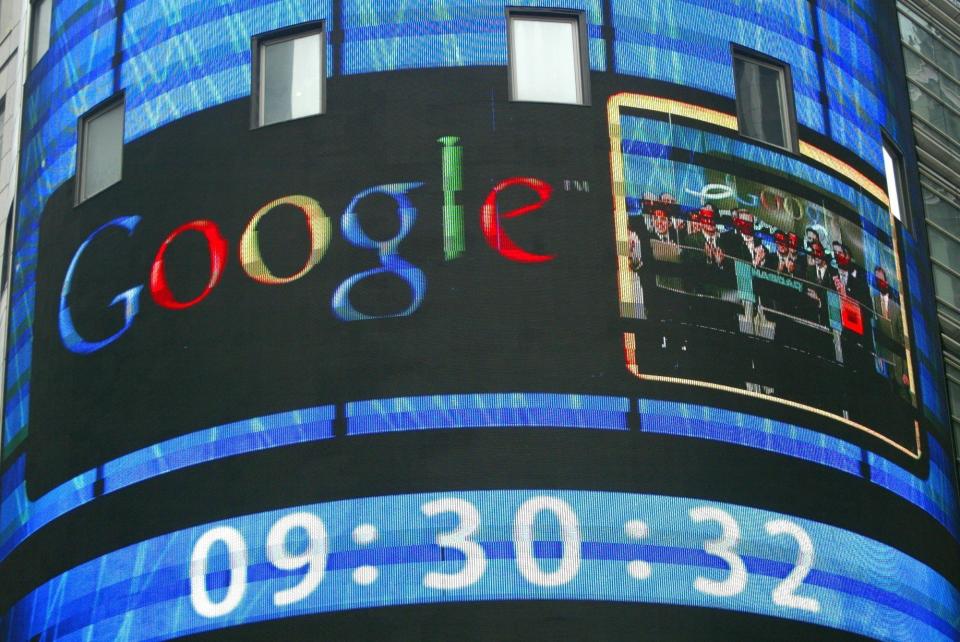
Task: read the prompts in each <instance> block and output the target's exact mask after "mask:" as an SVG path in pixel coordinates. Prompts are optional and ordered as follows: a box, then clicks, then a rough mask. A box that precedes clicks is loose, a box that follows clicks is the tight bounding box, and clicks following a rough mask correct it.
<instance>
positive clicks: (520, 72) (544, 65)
mask: <svg viewBox="0 0 960 642" xmlns="http://www.w3.org/2000/svg"><path fill="white" fill-rule="evenodd" d="M507 21H508V24H509V30H508V39H509V54H510V99H511V100H517V101H530V102H542V103H568V104H574V105H585V104H588V103H589V101H588V98H587V97H588V96H589V95H590V91H589V89H590V88H589V75H588V74H587V73H586V72H585V70H586V69H587V68H588V67H587V62H586V59H587V43H586V29H585V24H584V16H583V14H582V13H573V12H561V11H536V12H532V11H527V10H508V12H507Z"/></svg>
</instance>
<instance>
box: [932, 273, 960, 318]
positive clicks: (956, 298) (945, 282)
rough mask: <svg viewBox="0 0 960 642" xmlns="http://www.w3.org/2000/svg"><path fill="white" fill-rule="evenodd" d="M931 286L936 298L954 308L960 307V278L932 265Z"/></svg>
mask: <svg viewBox="0 0 960 642" xmlns="http://www.w3.org/2000/svg"><path fill="white" fill-rule="evenodd" d="M933 288H934V290H936V292H937V298H938V299H942V300H944V301H946V302H947V303H948V304H950V305H952V306H953V307H955V308H960V279H957V278H956V277H955V276H953V275H952V274H950V273H949V272H947V271H946V270H944V269H943V268H941V267H940V266H939V265H934V266H933Z"/></svg>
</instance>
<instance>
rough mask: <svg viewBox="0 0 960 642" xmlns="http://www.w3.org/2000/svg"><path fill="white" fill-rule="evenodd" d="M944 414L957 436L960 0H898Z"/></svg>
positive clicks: (959, 406) (959, 390)
mask: <svg viewBox="0 0 960 642" xmlns="http://www.w3.org/2000/svg"><path fill="white" fill-rule="evenodd" d="M898 11H899V13H900V32H901V36H902V38H903V44H904V53H903V55H904V61H905V63H906V69H907V81H908V87H909V94H910V106H911V111H912V114H913V122H914V134H915V136H916V140H917V154H918V161H919V169H920V180H921V185H922V190H923V201H924V209H925V211H926V215H927V230H928V232H927V233H928V235H929V245H930V258H931V260H932V261H933V275H934V287H935V291H936V295H937V313H938V316H939V320H940V333H941V334H940V337H941V341H942V342H943V358H944V362H945V366H946V375H947V386H948V389H949V397H950V413H951V421H952V423H953V430H954V434H955V435H960V200H958V192H957V185H958V184H960V126H958V122H960V120H958V119H960V101H958V88H960V84H958V81H957V78H958V69H960V54H958V52H960V45H958V43H960V22H958V16H960V5H957V3H955V2H900V3H898Z"/></svg>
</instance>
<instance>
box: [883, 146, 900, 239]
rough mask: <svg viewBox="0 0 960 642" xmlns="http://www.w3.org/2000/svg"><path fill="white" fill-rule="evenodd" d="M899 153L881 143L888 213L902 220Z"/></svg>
mask: <svg viewBox="0 0 960 642" xmlns="http://www.w3.org/2000/svg"><path fill="white" fill-rule="evenodd" d="M900 162H901V161H900V155H899V154H897V153H896V152H893V151H892V150H891V149H890V148H889V146H888V145H887V144H886V142H884V144H883V169H884V174H886V179H887V198H889V199H890V213H891V214H893V217H894V218H895V219H897V220H898V221H900V222H901V223H902V222H903V200H902V198H901V196H900V192H901V189H900V188H901V184H900V182H901V177H902V176H903V174H902V171H903V170H902V169H901V168H900Z"/></svg>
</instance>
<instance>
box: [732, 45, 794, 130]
mask: <svg viewBox="0 0 960 642" xmlns="http://www.w3.org/2000/svg"><path fill="white" fill-rule="evenodd" d="M733 73H734V81H735V82H736V90H737V115H738V120H739V125H740V131H741V132H742V133H744V134H746V135H747V136H750V137H752V138H757V139H760V140H763V141H766V142H768V143H771V144H773V145H778V146H779V147H787V146H788V140H787V131H788V129H787V126H786V121H787V115H786V113H785V112H786V110H785V107H786V105H784V97H785V95H786V94H785V92H784V74H783V70H782V69H777V68H775V67H771V66H770V65H764V64H759V63H756V62H752V61H750V60H745V59H743V58H739V57H737V58H734V64H733Z"/></svg>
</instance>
